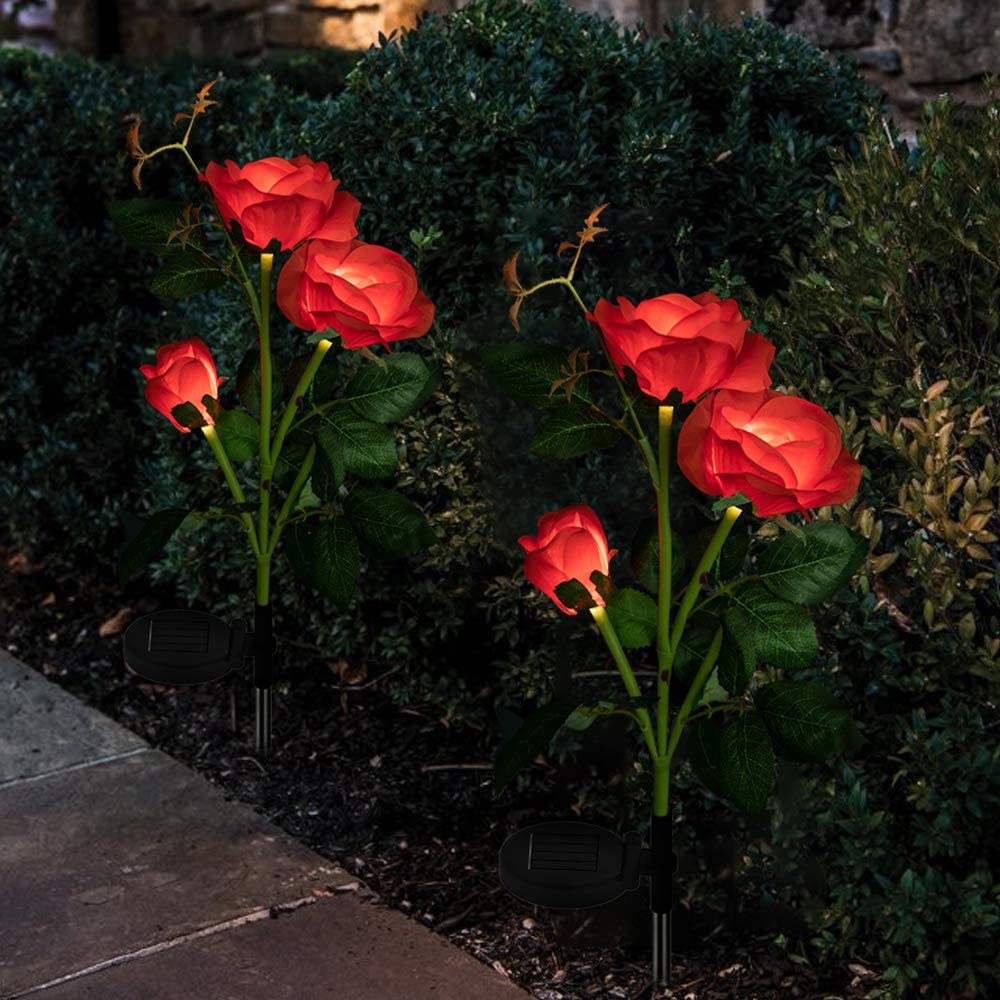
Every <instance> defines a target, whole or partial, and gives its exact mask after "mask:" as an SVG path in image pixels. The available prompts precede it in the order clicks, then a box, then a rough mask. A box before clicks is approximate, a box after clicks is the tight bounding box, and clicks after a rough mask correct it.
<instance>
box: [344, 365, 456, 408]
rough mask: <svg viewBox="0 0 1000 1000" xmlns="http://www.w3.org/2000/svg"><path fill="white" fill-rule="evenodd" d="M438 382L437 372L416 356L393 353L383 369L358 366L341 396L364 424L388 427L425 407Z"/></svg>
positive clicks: (374, 366)
mask: <svg viewBox="0 0 1000 1000" xmlns="http://www.w3.org/2000/svg"><path fill="white" fill-rule="evenodd" d="M438 380H439V374H438V372H436V371H433V370H432V369H430V368H429V367H428V366H427V363H426V362H425V361H424V359H423V358H421V357H420V356H419V355H418V354H413V353H400V352H396V353H395V354H391V355H389V357H387V358H386V359H385V367H379V366H378V365H374V364H366V365H362V366H361V368H360V369H359V371H358V373H357V374H356V375H355V376H354V377H353V378H352V379H351V380H350V382H348V383H347V389H346V390H345V393H344V395H345V397H346V398H347V399H348V400H349V401H350V404H351V406H352V407H353V408H354V409H355V411H356V412H357V413H358V414H359V415H360V416H362V417H364V418H365V419H366V420H374V421H377V422H378V423H383V424H388V423H393V422H394V421H396V420H402V419H403V418H404V417H408V416H409V415H410V414H411V413H413V411H414V410H416V409H417V408H418V407H419V406H422V405H423V404H424V403H426V402H427V400H428V399H430V397H431V394H432V393H433V392H434V390H435V388H436V387H437V384H438Z"/></svg>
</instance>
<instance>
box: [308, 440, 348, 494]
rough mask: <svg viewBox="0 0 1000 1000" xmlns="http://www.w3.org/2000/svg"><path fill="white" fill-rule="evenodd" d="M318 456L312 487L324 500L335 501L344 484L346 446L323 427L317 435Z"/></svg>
mask: <svg viewBox="0 0 1000 1000" xmlns="http://www.w3.org/2000/svg"><path fill="white" fill-rule="evenodd" d="M315 441H316V456H315V458H314V459H313V467H312V485H313V489H314V490H315V492H316V495H317V496H318V497H320V498H321V499H323V500H335V499H336V498H337V496H338V494H339V491H340V487H341V485H342V484H343V482H344V476H345V475H346V471H347V470H346V467H345V465H344V445H343V442H342V441H341V440H340V438H339V437H338V436H337V435H336V433H335V432H334V431H332V430H331V429H330V428H329V427H321V428H320V429H319V430H318V431H317V432H316V435H315Z"/></svg>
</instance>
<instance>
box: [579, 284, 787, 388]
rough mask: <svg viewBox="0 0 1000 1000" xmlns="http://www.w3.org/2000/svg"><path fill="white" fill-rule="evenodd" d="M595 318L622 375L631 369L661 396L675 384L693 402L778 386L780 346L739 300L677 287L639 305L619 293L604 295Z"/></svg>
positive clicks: (597, 306) (674, 386) (642, 383)
mask: <svg viewBox="0 0 1000 1000" xmlns="http://www.w3.org/2000/svg"><path fill="white" fill-rule="evenodd" d="M591 316H592V318H593V320H594V322H596V323H597V325H598V326H599V327H600V328H601V332H602V333H603V334H604V339H605V341H606V343H607V345H608V353H609V354H610V355H611V359H612V361H614V363H615V366H616V367H617V368H618V373H619V374H620V375H622V376H623V377H624V374H625V371H624V369H625V368H626V367H628V368H631V369H632V371H634V372H635V374H636V379H637V381H638V383H639V388H640V389H641V390H642V392H643V393H644V394H645V395H646V396H649V397H651V398H652V399H654V400H657V401H662V400H663V399H665V398H666V397H667V395H668V393H669V392H670V390H671V389H679V390H680V392H681V397H682V400H683V402H685V403H689V402H692V401H693V400H695V399H697V398H698V397H699V396H700V395H701V394H702V393H704V392H707V391H708V390H709V389H741V390H744V391H748V392H752V391H755V390H758V389H766V388H767V387H768V386H769V385H770V384H771V376H770V375H769V374H768V369H769V368H770V365H771V360H772V359H773V358H774V345H773V344H772V343H771V342H770V341H768V340H766V339H765V338H764V337H762V336H761V335H760V334H759V333H754V332H753V331H749V332H748V330H747V328H748V327H749V326H750V321H749V320H745V319H744V318H743V317H742V316H741V315H740V311H739V307H738V306H737V304H736V301H735V300H734V299H726V300H725V301H723V300H722V299H720V298H719V296H718V295H716V294H715V293H714V292H702V293H701V294H700V295H695V296H694V297H693V298H689V297H688V296H687V295H680V294H678V293H672V294H669V295H660V296H658V297H657V298H654V299H645V300H644V301H642V302H640V303H639V304H638V305H633V304H632V303H631V302H630V301H629V300H628V299H626V298H624V297H623V296H619V298H618V305H617V306H614V305H612V304H611V303H610V302H608V301H607V300H606V299H600V300H599V301H598V303H597V305H596V306H594V311H593V314H588V317H591Z"/></svg>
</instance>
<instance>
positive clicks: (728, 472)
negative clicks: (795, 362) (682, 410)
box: [677, 389, 861, 516]
mask: <svg viewBox="0 0 1000 1000" xmlns="http://www.w3.org/2000/svg"><path fill="white" fill-rule="evenodd" d="M677 464H678V465H679V466H680V468H681V471H682V472H683V473H684V475H685V476H687V478H688V479H690V480H691V482H692V483H694V485H695V486H697V487H698V489H700V490H701V491H702V492H703V493H708V494H709V495H710V496H717V497H728V496H733V495H734V494H735V493H742V494H743V495H744V496H746V497H749V499H751V500H752V501H753V502H754V504H755V505H756V507H757V513H758V514H760V515H762V516H767V515H770V514H786V513H788V512H789V511H793V510H797V511H801V512H802V513H805V512H806V508H809V507H824V506H826V505H827V504H838V503H844V502H845V501H847V500H850V498H851V497H852V496H854V494H855V493H857V491H858V485H859V484H860V482H861V466H860V465H859V464H858V462H857V461H856V460H855V459H854V458H853V457H852V456H851V453H850V452H849V451H848V450H847V449H846V448H845V447H844V446H843V443H842V441H841V436H840V428H839V427H838V426H837V422H836V420H834V419H833V417H832V416H830V414H829V413H827V412H826V410H824V409H823V408H822V407H820V406H817V405H816V404H815V403H810V402H808V401H807V400H805V399H799V398H798V397H797V396H785V395H784V394H782V393H780V392H774V391H772V390H770V389H764V390H762V391H760V392H736V391H733V390H729V389H723V390H721V391H719V392H714V393H712V394H711V395H709V396H706V397H705V398H704V399H703V400H702V401H701V402H700V403H698V405H697V406H696V407H695V408H694V410H693V411H692V412H691V414H690V416H689V417H688V418H687V420H685V421H684V426H683V427H682V428H681V433H680V436H679V438H678V441H677Z"/></svg>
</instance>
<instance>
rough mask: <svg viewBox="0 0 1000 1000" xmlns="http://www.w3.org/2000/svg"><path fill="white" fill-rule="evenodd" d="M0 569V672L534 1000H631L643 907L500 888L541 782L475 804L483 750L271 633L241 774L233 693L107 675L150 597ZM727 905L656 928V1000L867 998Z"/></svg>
mask: <svg viewBox="0 0 1000 1000" xmlns="http://www.w3.org/2000/svg"><path fill="white" fill-rule="evenodd" d="M0 558H2V560H3V562H2V564H0V568H2V569H3V576H2V583H0V634H2V635H3V637H4V646H5V648H6V649H7V651H8V652H10V653H11V654H12V655H14V656H17V657H18V658H19V659H21V660H22V661H24V662H25V663H28V664H29V665H31V666H32V667H34V668H36V669H37V670H39V671H41V672H42V673H44V674H45V676H47V677H48V678H49V679H50V680H52V681H54V682H56V683H57V684H59V685H61V686H62V687H64V688H65V689H67V690H68V691H71V692H72V693H73V694H75V695H76V696H78V697H79V698H80V699H81V700H83V701H84V702H86V703H87V704H89V705H92V706H93V707H95V708H97V709H99V710H100V711H102V712H104V713H106V714H107V715H109V716H111V717H112V718H113V719H115V720H117V721H118V722H119V723H121V724H122V725H124V726H126V727H128V728H129V729H131V730H133V731H134V732H136V733H138V734H139V735H140V736H141V737H143V738H144V739H146V740H148V741H149V742H150V743H151V744H152V745H153V746H154V747H157V748H158V749H160V750H162V751H164V752H165V753H168V754H170V755H171V756H173V757H175V758H177V759H178V760H180V761H182V762H183V763H185V764H187V765H188V766H190V767H192V768H194V769H195V770H197V771H200V772H201V773H202V774H203V775H204V776H205V777H206V778H207V779H208V780H209V781H211V782H213V783H214V784H216V785H218V786H219V787H221V788H222V789H224V790H225V793H226V795H227V797H230V798H233V799H238V800H239V801H241V802H245V803H247V804H248V805H249V806H251V807H252V808H254V809H255V810H256V811H257V812H259V813H260V814H261V815H263V816H265V817H266V818H267V819H269V820H271V821H272V822H273V823H275V824H276V825H278V826H280V827H281V828H282V829H284V830H286V831H287V832H288V833H289V834H291V835H292V836H293V837H295V838H297V839H298V840H300V841H302V842H303V843H305V844H308V845H309V846H310V847H311V848H313V849H314V850H316V851H318V852H319V853H320V854H323V855H325V856H326V857H328V858H330V859H332V860H334V861H336V862H337V863H338V864H340V865H341V866H342V867H343V868H344V869H346V870H348V871H350V872H351V873H353V874H356V875H357V876H358V878H359V879H360V880H362V881H363V882H364V883H365V884H366V885H367V886H369V887H370V888H371V889H372V890H374V892H375V893H377V894H378V896H379V897H380V898H381V901H382V902H383V903H384V904H385V905H387V906H391V907H394V908H396V909H398V910H401V911H402V912H403V913H405V914H407V915H408V916H410V917H411V918H412V919H414V920H419V921H420V922H421V923H423V924H425V925H426V926H428V927H431V928H432V929H434V930H435V931H437V932H438V933H440V934H443V935H445V936H446V937H447V938H448V939H449V940H451V941H452V942H453V943H454V944H456V945H458V946H459V947H461V948H464V949H465V950H466V951H468V952H470V953H471V954H473V955H475V956H476V958H478V959H480V960H481V961H483V962H485V963H487V964H489V965H492V966H493V967H494V968H496V969H497V970H498V971H500V972H502V973H504V974H506V975H508V976H510V978H511V979H513V980H514V981H515V982H516V983H518V984H520V985H521V986H522V987H524V988H525V989H527V990H529V991H531V992H532V993H533V994H534V995H535V996H536V997H538V998H541V1000H561V998H566V1000H575V998H584V997H635V996H639V995H642V994H643V990H644V988H645V986H646V982H647V977H648V970H649V947H650V943H649V937H648V927H649V913H648V909H647V908H646V907H647V899H646V898H645V895H644V893H643V892H641V891H640V892H634V893H629V894H627V895H626V896H624V897H622V898H621V899H619V900H618V901H617V902H616V903H613V904H610V905H608V906H605V907H601V908H598V909H592V910H551V909H541V908H537V907H532V906H530V905H527V904H525V903H522V902H520V901H518V900H517V899H515V898H514V897H513V896H511V895H510V894H508V893H507V892H506V891H505V890H504V889H503V887H502V886H501V885H500V882H499V878H498V875H497V852H498V851H499V849H500V845H501V843H502V842H503V840H504V839H505V838H506V837H507V836H508V835H509V834H510V833H512V832H514V831H515V830H516V829H519V828H520V827H523V826H526V825H528V824H530V823H532V822H539V821H541V820H545V819H566V818H571V817H572V812H571V807H572V805H573V801H574V800H573V798H572V796H571V795H568V794H567V793H566V792H565V790H564V788H565V782H564V781H557V780H554V778H553V777H552V776H549V775H547V774H546V773H545V772H544V771H543V772H542V773H541V774H540V775H539V776H538V780H537V781H534V782H533V783H532V786H531V791H530V793H526V794H521V795H514V794H506V795H504V796H502V797H497V796H495V795H494V793H493V790H492V787H491V779H492V774H491V770H490V766H491V765H490V762H491V759H492V756H493V753H494V748H495V739H496V737H495V734H494V733H492V732H489V731H485V730H483V731H479V730H476V729H473V728H471V727H469V726H461V727H458V726H447V725H445V724H443V723H442V722H441V721H440V719H439V718H438V715H439V713H438V714H435V713H434V712H433V711H432V710H430V709H427V708H424V707H422V706H421V705H419V704H415V705H409V706H405V707H400V706H398V705H396V704H394V703H393V701H392V700H391V698H390V697H389V694H388V693H387V692H388V690H389V688H390V684H389V683H386V682H384V681H383V680H382V679H380V677H379V676H377V675H376V674H375V672H372V676H369V677H367V678H359V677H356V676H351V669H350V665H346V664H339V665H338V664H333V663H331V662H330V661H329V660H328V659H326V658H324V656H323V654H322V651H321V650H319V649H316V648H313V647H310V646H308V645H306V644H303V643H297V642H293V641H291V640H289V639H287V638H284V637H283V636H282V633H281V623H280V622H278V623H276V631H277V634H278V638H279V643H280V644H281V646H280V650H279V660H278V664H279V669H280V671H281V682H280V685H279V687H278V688H276V696H275V706H274V746H273V752H272V754H271V756H270V757H269V758H264V759H259V758H258V757H256V756H255V755H254V749H253V705H252V687H251V685H250V683H249V678H248V677H247V676H240V675H238V674H233V675H230V677H228V678H226V679H225V680H223V681H221V682H218V683H216V684H211V685H203V686H200V687H192V688H167V687H160V686H157V685H152V684H146V683H143V682H141V681H140V680H139V679H138V678H136V677H134V676H133V675H131V674H129V673H128V672H127V671H126V669H125V667H124V664H123V661H122V655H121V631H122V630H123V629H124V627H126V626H127V624H128V622H129V621H131V620H132V619H133V618H135V617H137V616H139V615H141V614H145V613H147V612H149V611H153V610H156V609H157V608H161V607H173V606H176V605H175V604H174V602H172V601H171V599H170V595H169V593H167V594H164V593H155V592H154V591H153V589H152V588H151V589H150V590H149V591H148V592H147V593H146V594H145V596H139V597H135V596H132V595H134V588H130V600H129V607H128V608H127V609H126V608H122V604H121V598H122V595H121V590H120V588H119V587H117V585H116V584H115V583H114V582H113V581H108V580H101V579H86V578H84V577H81V576H79V575H73V576H64V575H62V574H57V573H54V572H52V571H50V570H48V569H46V568H45V567H44V566H42V567H39V566H33V565H31V564H30V563H29V562H27V561H26V560H25V559H24V558H23V557H22V556H20V555H19V554H16V553H13V552H11V551H9V550H7V551H0ZM111 619H115V621H113V622H112V621H110V620H111ZM102 625H104V626H105V627H104V631H105V633H106V634H105V635H104V636H102V635H101V634H100V631H101V626H102ZM552 773H553V775H554V774H555V769H552ZM561 788H562V789H563V792H562V795H560V789H561ZM681 888H682V890H683V885H681ZM746 895H747V894H746V893H745V892H744V896H746ZM737 902H738V904H739V905H737V906H735V907H734V906H731V907H730V910H731V911H735V912H731V913H730V914H729V915H727V914H726V913H724V912H723V911H718V910H713V909H711V908H709V907H708V906H706V904H704V903H702V902H699V901H698V900H688V899H687V898H686V896H685V898H684V899H683V900H682V901H681V903H680V904H679V905H678V907H677V908H676V909H675V911H674V964H673V970H674V978H673V983H674V988H673V992H672V993H661V994H658V995H661V996H673V997H677V998H685V1000H709V998H713V1000H714V998H721V997H740V998H744V1000H775V998H779V997H780V998H784V997H799V998H816V1000H820V998H824V1000H828V998H829V1000H833V998H839V997H863V996H875V995H877V993H876V990H875V988H876V985H877V975H878V971H877V970H868V969H866V968H864V967H863V966H861V965H859V964H857V963H851V964H850V967H848V963H846V962H844V963H843V964H842V966H839V967H831V968H824V969H816V968H814V967H813V966H811V965H810V964H808V962H807V960H806V959H805V958H801V957H800V956H799V954H797V953H798V952H800V951H801V950H802V949H801V946H799V945H798V944H795V943H794V942H793V944H792V945H791V946H790V948H789V950H790V952H792V953H795V958H797V959H798V961H794V960H793V959H792V958H790V957H789V954H788V953H786V952H785V951H784V950H783V949H782V948H781V947H779V946H778V945H777V944H776V943H775V941H774V939H775V936H776V934H775V930H774V929H773V927H772V929H771V930H768V931H766V932H765V931H764V930H763V926H764V925H763V923H762V922H761V921H759V920H758V919H756V918H755V917H754V914H753V912H752V905H753V901H751V900H748V899H742V900H737ZM645 995H647V996H648V995H649V994H648V993H646V994H645Z"/></svg>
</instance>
